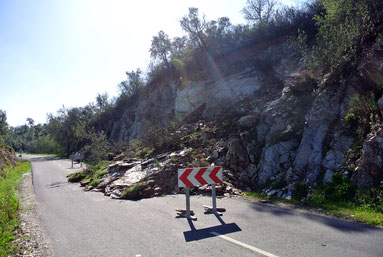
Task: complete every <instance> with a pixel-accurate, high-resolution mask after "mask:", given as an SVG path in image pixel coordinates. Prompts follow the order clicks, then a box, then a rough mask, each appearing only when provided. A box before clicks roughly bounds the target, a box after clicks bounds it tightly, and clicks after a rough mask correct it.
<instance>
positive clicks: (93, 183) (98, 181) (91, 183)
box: [89, 178, 101, 187]
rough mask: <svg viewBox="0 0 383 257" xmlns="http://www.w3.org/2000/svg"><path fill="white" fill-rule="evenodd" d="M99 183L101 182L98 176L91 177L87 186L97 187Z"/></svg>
mask: <svg viewBox="0 0 383 257" xmlns="http://www.w3.org/2000/svg"><path fill="white" fill-rule="evenodd" d="M100 183H101V181H100V179H99V178H93V179H92V180H91V181H90V183H89V186H92V187H97V186H98V185H99V184H100Z"/></svg>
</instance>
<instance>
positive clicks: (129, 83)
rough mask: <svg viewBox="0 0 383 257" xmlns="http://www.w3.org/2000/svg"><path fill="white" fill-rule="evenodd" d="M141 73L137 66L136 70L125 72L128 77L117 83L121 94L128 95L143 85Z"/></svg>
mask: <svg viewBox="0 0 383 257" xmlns="http://www.w3.org/2000/svg"><path fill="white" fill-rule="evenodd" d="M141 73H142V72H141V70H140V69H139V68H138V69H137V70H136V71H131V72H128V71H127V72H126V75H127V77H128V79H127V80H124V81H122V82H121V83H120V84H118V87H119V89H120V92H121V94H122V95H125V96H128V97H130V96H132V95H134V94H135V93H137V90H138V89H139V88H141V87H143V86H144V80H143V78H142V76H141Z"/></svg>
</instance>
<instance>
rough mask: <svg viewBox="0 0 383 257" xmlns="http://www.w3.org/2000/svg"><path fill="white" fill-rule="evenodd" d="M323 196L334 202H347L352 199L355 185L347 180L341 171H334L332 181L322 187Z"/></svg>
mask: <svg viewBox="0 0 383 257" xmlns="http://www.w3.org/2000/svg"><path fill="white" fill-rule="evenodd" d="M324 193H325V198H326V199H327V200H329V201H334V202H347V201H350V200H351V199H354V197H355V193H356V186H355V185H354V184H352V183H350V182H349V181H348V179H347V178H346V177H345V176H344V175H343V174H341V173H338V172H336V173H334V175H333V176H332V182H331V183H328V184H327V185H326V186H325V189H324Z"/></svg>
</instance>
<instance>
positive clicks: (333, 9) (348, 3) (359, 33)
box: [311, 0, 378, 73]
mask: <svg viewBox="0 0 383 257" xmlns="http://www.w3.org/2000/svg"><path fill="white" fill-rule="evenodd" d="M374 2H378V1H369V2H368V3H367V1H365V0H322V1H319V4H320V5H322V7H323V9H324V12H321V13H320V14H317V15H315V18H314V20H315V22H316V25H317V26H318V33H317V36H316V41H317V42H316V45H314V47H313V56H312V61H311V66H312V68H313V70H321V71H322V72H323V73H327V72H331V71H334V70H335V69H337V68H338V67H339V66H340V65H343V64H346V63H347V64H355V63H356V60H357V54H358V53H359V52H360V51H359V50H360V47H361V45H362V44H361V42H362V40H363V39H364V38H365V37H366V36H368V35H369V34H370V33H371V30H372V28H373V26H374V22H376V21H377V19H378V18H377V17H375V16H374V12H373V8H374V6H375V3H374Z"/></svg>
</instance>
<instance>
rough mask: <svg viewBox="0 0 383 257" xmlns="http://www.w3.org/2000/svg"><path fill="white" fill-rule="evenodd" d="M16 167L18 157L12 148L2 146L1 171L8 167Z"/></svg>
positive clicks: (0, 150) (0, 155)
mask: <svg viewBox="0 0 383 257" xmlns="http://www.w3.org/2000/svg"><path fill="white" fill-rule="evenodd" d="M15 165H16V155H15V152H14V151H13V149H12V148H11V147H8V146H5V145H0V171H1V170H2V169H4V168H5V167H7V166H15Z"/></svg>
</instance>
